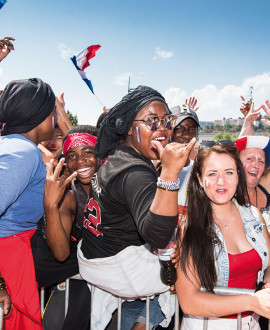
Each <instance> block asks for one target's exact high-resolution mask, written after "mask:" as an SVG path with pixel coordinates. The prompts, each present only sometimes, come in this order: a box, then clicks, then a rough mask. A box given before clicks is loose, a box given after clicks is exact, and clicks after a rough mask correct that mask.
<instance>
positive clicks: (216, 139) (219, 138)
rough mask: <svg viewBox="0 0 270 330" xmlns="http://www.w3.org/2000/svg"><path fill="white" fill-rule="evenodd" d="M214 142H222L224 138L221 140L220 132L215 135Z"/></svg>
mask: <svg viewBox="0 0 270 330" xmlns="http://www.w3.org/2000/svg"><path fill="white" fill-rule="evenodd" d="M214 140H215V141H217V142H218V141H222V140H224V138H223V133H222V132H219V133H217V134H216V135H215V136H214Z"/></svg>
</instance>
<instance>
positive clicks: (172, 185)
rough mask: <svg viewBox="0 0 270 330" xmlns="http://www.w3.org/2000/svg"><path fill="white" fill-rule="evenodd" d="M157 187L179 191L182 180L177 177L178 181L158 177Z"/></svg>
mask: <svg viewBox="0 0 270 330" xmlns="http://www.w3.org/2000/svg"><path fill="white" fill-rule="evenodd" d="M157 187H158V188H159V189H163V190H168V191H178V190H179V188H180V180H179V179H177V180H176V181H166V180H162V179H160V178H158V182H157Z"/></svg>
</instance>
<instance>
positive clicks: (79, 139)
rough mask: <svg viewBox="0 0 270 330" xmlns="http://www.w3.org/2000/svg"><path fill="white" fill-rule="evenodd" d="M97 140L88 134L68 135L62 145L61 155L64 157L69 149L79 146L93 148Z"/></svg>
mask: <svg viewBox="0 0 270 330" xmlns="http://www.w3.org/2000/svg"><path fill="white" fill-rule="evenodd" d="M96 142H97V138H96V137H95V136H93V135H91V134H88V133H74V134H70V135H69V136H68V137H67V139H66V141H65V143H64V145H63V154H64V155H65V154H66V153H67V151H68V150H69V149H72V148H76V147H81V146H89V145H90V146H93V147H94V146H95V145H96Z"/></svg>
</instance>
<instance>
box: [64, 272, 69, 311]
mask: <svg viewBox="0 0 270 330" xmlns="http://www.w3.org/2000/svg"><path fill="white" fill-rule="evenodd" d="M68 301H69V278H67V279H66V282H65V317H66V316H67V311H68Z"/></svg>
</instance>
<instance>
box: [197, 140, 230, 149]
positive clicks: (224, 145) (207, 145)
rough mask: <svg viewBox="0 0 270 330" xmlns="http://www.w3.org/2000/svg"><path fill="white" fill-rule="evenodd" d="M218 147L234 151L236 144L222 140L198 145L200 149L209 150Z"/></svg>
mask: <svg viewBox="0 0 270 330" xmlns="http://www.w3.org/2000/svg"><path fill="white" fill-rule="evenodd" d="M216 145H220V146H222V147H231V148H235V149H236V144H235V143H234V142H233V141H230V140H222V141H218V142H215V141H203V142H202V143H201V144H200V148H211V147H213V146H216Z"/></svg>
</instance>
